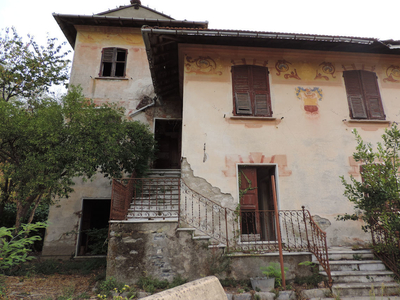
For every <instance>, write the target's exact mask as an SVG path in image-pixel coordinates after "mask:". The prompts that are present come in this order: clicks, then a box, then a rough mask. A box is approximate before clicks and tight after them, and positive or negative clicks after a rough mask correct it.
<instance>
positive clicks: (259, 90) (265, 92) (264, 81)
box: [252, 66, 271, 117]
mask: <svg viewBox="0 0 400 300" xmlns="http://www.w3.org/2000/svg"><path fill="white" fill-rule="evenodd" d="M252 82H253V91H254V107H255V115H256V116H268V117H269V116H271V108H270V103H271V101H270V99H269V84H268V69H267V68H264V67H258V66H253V67H252Z"/></svg>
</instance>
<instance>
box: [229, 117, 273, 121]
mask: <svg viewBox="0 0 400 300" xmlns="http://www.w3.org/2000/svg"><path fill="white" fill-rule="evenodd" d="M230 119H234V120H264V121H275V120H276V118H274V117H253V116H231V117H230Z"/></svg>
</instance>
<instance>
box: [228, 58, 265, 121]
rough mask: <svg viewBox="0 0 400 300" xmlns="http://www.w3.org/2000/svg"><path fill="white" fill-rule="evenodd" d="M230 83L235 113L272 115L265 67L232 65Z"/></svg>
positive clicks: (261, 115)
mask: <svg viewBox="0 0 400 300" xmlns="http://www.w3.org/2000/svg"><path fill="white" fill-rule="evenodd" d="M232 84H233V107H234V114H235V115H249V116H260V117H271V116H272V110H271V97H270V90H269V82H268V69H267V68H265V67H260V66H248V65H244V66H233V67H232Z"/></svg>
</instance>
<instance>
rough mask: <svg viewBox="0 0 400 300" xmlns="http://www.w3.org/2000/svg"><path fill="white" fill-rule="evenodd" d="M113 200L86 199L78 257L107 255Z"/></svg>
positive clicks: (83, 207)
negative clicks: (106, 241)
mask: <svg viewBox="0 0 400 300" xmlns="http://www.w3.org/2000/svg"><path fill="white" fill-rule="evenodd" d="M110 204H111V200H107V199H106V200H103V199H102V200H95V199H93V200H92V199H84V200H83V205H82V219H81V228H80V232H79V243H78V255H105V254H106V253H107V245H106V244H104V241H105V240H106V239H107V236H108V220H109V217H110Z"/></svg>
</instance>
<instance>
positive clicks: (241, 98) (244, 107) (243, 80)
mask: <svg viewBox="0 0 400 300" xmlns="http://www.w3.org/2000/svg"><path fill="white" fill-rule="evenodd" d="M232 71H233V73H232V81H233V92H234V97H235V108H236V114H238V115H251V114H253V111H252V107H251V98H250V97H251V95H250V76H249V69H248V67H247V66H235V67H233V68H232Z"/></svg>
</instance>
